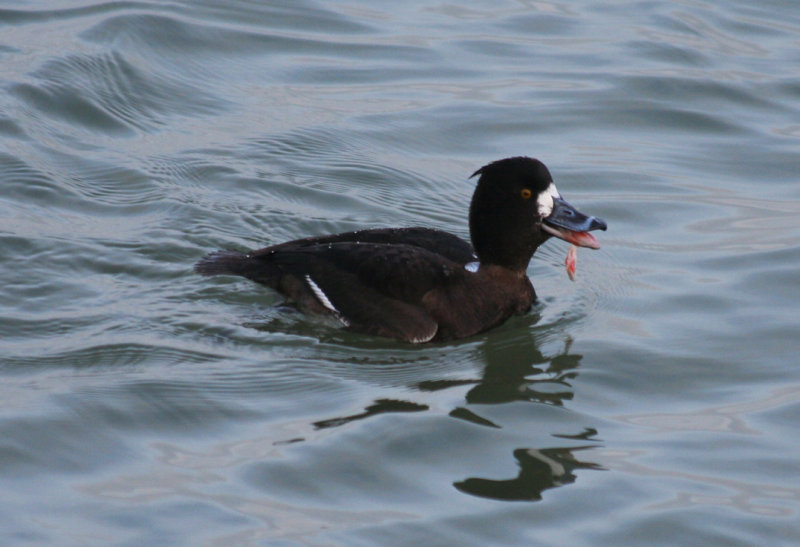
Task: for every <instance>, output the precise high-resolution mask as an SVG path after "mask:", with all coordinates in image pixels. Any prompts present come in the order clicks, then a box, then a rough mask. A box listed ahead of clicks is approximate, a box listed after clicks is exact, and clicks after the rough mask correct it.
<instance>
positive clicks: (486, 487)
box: [453, 445, 603, 501]
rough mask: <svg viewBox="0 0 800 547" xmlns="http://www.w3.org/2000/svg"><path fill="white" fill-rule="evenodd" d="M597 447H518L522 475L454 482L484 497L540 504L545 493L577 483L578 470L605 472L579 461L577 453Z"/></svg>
mask: <svg viewBox="0 0 800 547" xmlns="http://www.w3.org/2000/svg"><path fill="white" fill-rule="evenodd" d="M590 448H596V447H595V446H592V445H586V446H575V447H569V448H566V447H558V448H540V449H536V448H518V449H516V450H514V459H516V460H517V463H518V465H519V468H520V469H519V473H518V474H517V476H516V477H514V478H513V479H505V480H496V479H481V478H475V477H470V478H468V479H466V480H463V481H460V482H456V483H453V486H455V487H456V488H458V489H459V490H460V491H462V492H465V493H467V494H472V495H473V496H479V497H481V498H491V499H495V500H503V501H539V500H541V499H542V492H543V491H545V490H547V489H549V488H555V487H557V486H564V485H565V484H571V483H573V482H575V474H574V473H573V471H574V470H575V469H603V468H602V467H601V466H600V465H598V464H596V463H592V462H585V461H580V460H578V459H577V458H576V457H575V454H574V453H575V452H577V451H579V450H587V449H590Z"/></svg>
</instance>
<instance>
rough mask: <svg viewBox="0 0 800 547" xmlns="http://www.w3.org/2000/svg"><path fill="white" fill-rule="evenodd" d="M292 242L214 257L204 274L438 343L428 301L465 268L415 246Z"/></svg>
mask: <svg viewBox="0 0 800 547" xmlns="http://www.w3.org/2000/svg"><path fill="white" fill-rule="evenodd" d="M301 241H302V240H301ZM290 243H291V244H292V245H289V244H282V245H277V246H275V247H270V248H267V249H262V250H260V251H256V252H254V253H250V254H241V253H231V252H227V251H222V252H218V253H214V254H211V255H209V256H208V257H206V258H205V259H203V260H202V261H201V262H199V263H198V265H197V266H196V270H197V271H198V272H199V273H202V274H205V275H214V274H219V273H227V274H233V275H241V276H244V277H246V278H248V279H251V280H253V281H256V282H259V283H262V284H265V285H268V286H270V287H272V288H274V289H276V290H278V291H279V292H281V293H282V294H284V295H285V296H287V297H288V298H290V299H291V300H293V301H295V302H296V303H297V306H298V308H300V309H301V310H302V311H304V312H308V313H317V314H323V315H329V316H333V317H336V318H337V319H339V320H340V321H341V322H342V323H343V324H344V325H345V326H347V327H348V328H350V329H351V330H354V331H357V332H363V333H368V334H375V335H378V336H384V337H389V338H395V339H399V340H404V341H408V342H413V343H419V342H427V341H429V340H431V339H432V338H433V337H434V336H436V333H437V330H438V324H437V323H436V321H435V320H434V319H433V317H431V315H430V314H429V313H428V312H427V311H426V309H425V307H424V305H423V297H424V296H425V294H426V293H428V292H429V291H431V290H432V289H436V288H439V287H442V286H446V285H448V284H449V283H452V282H453V281H455V280H457V279H458V278H459V277H460V276H463V275H465V271H464V269H463V267H461V265H459V264H458V263H456V262H454V261H452V260H450V259H449V258H447V257H445V256H441V255H438V254H436V253H433V252H431V251H428V250H426V249H424V248H421V247H417V246H413V245H406V244H400V245H398V244H388V243H364V242H360V240H359V242H358V243H357V242H351V241H343V242H342V241H339V242H330V241H327V240H323V241H317V242H313V243H311V242H308V241H305V242H303V243H302V244H300V245H297V244H296V242H290Z"/></svg>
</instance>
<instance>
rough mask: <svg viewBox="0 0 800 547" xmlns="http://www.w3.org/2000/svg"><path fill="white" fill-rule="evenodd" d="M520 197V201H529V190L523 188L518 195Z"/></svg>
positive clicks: (530, 194)
mask: <svg viewBox="0 0 800 547" xmlns="http://www.w3.org/2000/svg"><path fill="white" fill-rule="evenodd" d="M519 195H521V196H522V199H530V198H531V196H532V195H533V194H532V193H531V191H530V189H529V188H523V189H522V192H520V193H519Z"/></svg>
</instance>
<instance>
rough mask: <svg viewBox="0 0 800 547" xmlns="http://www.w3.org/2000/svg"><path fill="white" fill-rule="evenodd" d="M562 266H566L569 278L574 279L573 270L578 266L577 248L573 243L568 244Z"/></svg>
mask: <svg viewBox="0 0 800 547" xmlns="http://www.w3.org/2000/svg"><path fill="white" fill-rule="evenodd" d="M564 266H566V267H567V275H568V276H569V280H570V281H575V270H576V269H577V268H578V248H577V247H576V246H575V245H570V246H569V251H567V258H566V259H565V260H564Z"/></svg>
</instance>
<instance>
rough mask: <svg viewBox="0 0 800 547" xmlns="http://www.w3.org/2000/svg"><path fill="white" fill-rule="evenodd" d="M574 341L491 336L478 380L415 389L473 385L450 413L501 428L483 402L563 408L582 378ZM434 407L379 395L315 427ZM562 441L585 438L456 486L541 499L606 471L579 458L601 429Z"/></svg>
mask: <svg viewBox="0 0 800 547" xmlns="http://www.w3.org/2000/svg"><path fill="white" fill-rule="evenodd" d="M571 347H572V339H570V338H567V340H566V341H565V342H564V344H563V348H562V349H561V350H560V351H558V352H557V353H556V354H555V355H546V354H545V353H543V352H542V350H541V348H540V347H539V344H538V342H537V339H536V337H535V335H534V333H533V331H530V330H528V329H525V330H521V331H520V334H519V335H518V336H515V337H513V339H512V340H507V339H495V338H489V339H488V340H486V341H485V342H484V343H483V344H481V345H480V347H479V352H478V353H479V355H480V356H481V358H482V360H483V362H484V363H485V366H484V368H483V375H482V376H481V377H480V378H477V379H442V380H426V381H423V382H419V383H417V384H415V385H414V386H413V387H415V388H416V389H418V390H419V391H421V392H423V393H425V392H436V391H441V390H446V389H451V388H457V387H460V386H465V385H473V387H472V388H471V389H469V391H467V393H466V395H465V405H463V406H461V405H459V406H456V407H455V408H453V409H452V410H451V411H450V412H449V416H450V417H452V418H456V419H459V420H464V421H466V422H469V423H471V424H475V425H479V426H485V427H489V428H494V429H502V428H503V425H502V424H501V423H496V422H495V421H493V420H491V419H489V418H486V417H483V416H481V415H480V410H479V408H480V406H486V405H500V404H506V403H515V402H531V403H541V404H546V405H554V406H563V405H564V402H565V401H569V400H571V399H572V397H573V388H572V384H571V383H570V382H571V381H573V380H575V379H576V378H577V376H578V372H577V369H578V366H579V364H580V361H581V359H582V357H583V356H582V355H579V354H574V353H570V349H571ZM427 410H430V408H429V406H428V405H425V404H420V403H415V402H412V401H403V400H398V399H378V400H376V401H375V402H374V403H373V404H370V405H368V406H367V407H366V408H365V409H364V411H363V412H358V413H355V414H349V415H346V416H340V417H334V418H329V419H325V420H320V421H317V422H314V423H313V426H314V428H315V429H326V428H332V427H338V426H343V425H346V424H349V423H351V422H354V421H357V420H363V419H366V418H372V417H375V416H378V415H381V414H386V413H392V412H394V413H397V412H400V413H406V412H421V411H427ZM552 435H553V436H554V437H559V438H562V439H574V440H577V441H582V443H583V444H580V445H578V446H565V447H564V446H562V447H546V448H517V449H516V450H514V451H513V457H514V459H515V460H516V461H517V464H518V466H519V472H518V474H517V476H516V477H515V478H513V479H504V480H497V479H489V478H478V477H470V478H467V479H465V480H461V481H456V482H454V483H453V485H454V486H455V487H456V488H457V489H458V490H459V491H461V492H464V493H466V494H471V495H474V496H478V497H482V498H490V499H494V500H503V501H520V500H528V501H538V500H541V499H542V496H541V493H542V492H543V491H544V490H547V489H549V488H555V487H557V486H563V485H566V484H571V483H573V482H575V479H576V476H575V473H574V471H575V470H576V469H595V470H598V469H603V467H601V466H600V465H599V464H597V463H593V462H590V461H582V460H579V459H578V458H577V457H576V455H575V453H576V452H578V451H583V450H589V449H592V448H597V447H598V446H599V444H597V445H592V444H585V442H586V441H595V442H599V440H598V439H597V438H596V436H597V430H596V429H594V428H586V429H585V430H584V431H583V432H582V433H580V434H578V435H564V434H555V433H553V434H552Z"/></svg>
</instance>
